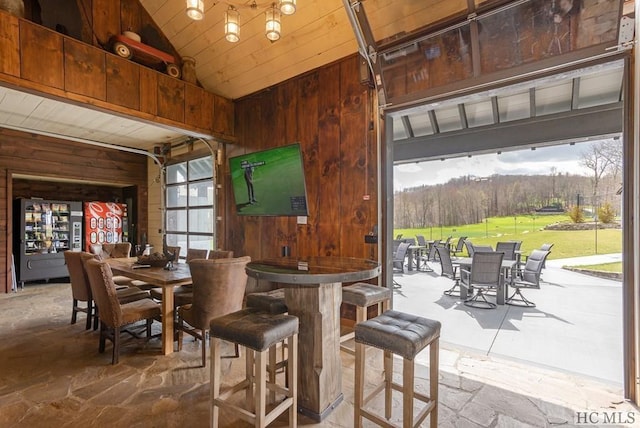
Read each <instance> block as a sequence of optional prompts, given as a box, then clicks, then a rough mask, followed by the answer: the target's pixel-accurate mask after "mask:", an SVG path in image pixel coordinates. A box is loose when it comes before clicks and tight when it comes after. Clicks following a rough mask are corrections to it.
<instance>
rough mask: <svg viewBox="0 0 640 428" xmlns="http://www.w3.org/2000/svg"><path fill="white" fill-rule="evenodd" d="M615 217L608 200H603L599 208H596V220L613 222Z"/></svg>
mask: <svg viewBox="0 0 640 428" xmlns="http://www.w3.org/2000/svg"><path fill="white" fill-rule="evenodd" d="M615 218H616V213H615V211H614V210H613V207H612V206H611V204H610V203H609V202H605V203H604V204H603V205H602V206H601V207H600V208H598V220H600V221H601V222H602V223H613V221H614V220H615Z"/></svg>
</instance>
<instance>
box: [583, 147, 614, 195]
mask: <svg viewBox="0 0 640 428" xmlns="http://www.w3.org/2000/svg"><path fill="white" fill-rule="evenodd" d="M581 162H582V164H583V165H584V166H585V167H587V168H588V169H590V170H591V172H592V176H591V183H592V189H593V201H592V203H593V204H597V202H598V190H599V189H600V184H601V182H602V179H603V177H604V176H605V174H610V175H612V176H613V177H614V178H616V179H617V176H618V175H619V174H620V172H621V171H622V143H621V142H620V140H619V139H608V140H601V141H598V142H595V143H591V145H590V146H589V149H588V150H586V151H585V152H583V153H582V158H581Z"/></svg>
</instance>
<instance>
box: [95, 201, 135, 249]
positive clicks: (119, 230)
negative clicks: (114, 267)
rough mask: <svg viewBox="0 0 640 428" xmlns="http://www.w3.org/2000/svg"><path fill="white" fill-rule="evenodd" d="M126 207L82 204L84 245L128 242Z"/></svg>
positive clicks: (115, 203)
mask: <svg viewBox="0 0 640 428" xmlns="http://www.w3.org/2000/svg"><path fill="white" fill-rule="evenodd" d="M128 229H129V228H128V222H127V205H126V204H121V203H117V202H97V201H94V202H85V203H84V245H85V247H84V248H85V249H86V251H89V249H90V248H91V245H93V244H117V243H119V242H127V241H129V233H128V232H129V230H128Z"/></svg>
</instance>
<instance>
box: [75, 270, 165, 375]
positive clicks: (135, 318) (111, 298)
mask: <svg viewBox="0 0 640 428" xmlns="http://www.w3.org/2000/svg"><path fill="white" fill-rule="evenodd" d="M84 266H85V269H86V271H87V277H88V278H89V285H90V286H91V292H92V294H93V298H94V299H95V302H96V305H97V306H98V314H99V317H100V344H99V347H98V351H99V352H100V353H103V352H104V350H105V343H106V340H107V339H109V340H111V342H112V343H113V354H112V357H111V364H116V363H118V358H119V355H120V335H121V333H122V332H127V333H130V334H132V335H133V336H135V337H138V336H137V334H135V333H134V332H133V331H131V330H127V329H126V327H128V326H130V325H131V324H134V323H137V322H139V321H146V333H147V334H146V335H147V339H149V338H150V337H151V323H152V322H153V320H154V319H159V318H160V314H161V310H160V305H159V304H157V303H155V302H154V301H153V300H151V299H141V300H136V301H134V302H130V303H125V304H121V303H120V301H119V300H118V297H117V293H116V287H115V284H114V283H113V274H112V272H111V267H110V266H109V265H108V264H107V262H105V261H102V260H96V259H94V258H91V259H87V260H85V262H84Z"/></svg>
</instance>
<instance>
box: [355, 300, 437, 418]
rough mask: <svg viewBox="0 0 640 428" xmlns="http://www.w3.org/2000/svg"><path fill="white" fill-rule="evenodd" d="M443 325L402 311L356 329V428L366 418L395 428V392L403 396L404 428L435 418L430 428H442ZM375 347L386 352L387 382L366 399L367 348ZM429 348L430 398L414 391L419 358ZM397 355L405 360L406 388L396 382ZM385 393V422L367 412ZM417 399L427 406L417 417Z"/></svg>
mask: <svg viewBox="0 0 640 428" xmlns="http://www.w3.org/2000/svg"><path fill="white" fill-rule="evenodd" d="M440 327H441V324H440V322H439V321H434V320H429V319H426V318H422V317H419V316H415V315H410V314H405V313H403V312H398V311H393V310H390V311H386V312H384V313H383V314H382V315H380V316H378V317H376V318H372V319H370V320H368V321H364V322H362V323H360V324H357V325H356V330H355V340H356V363H355V391H354V395H355V397H354V404H353V406H354V409H355V412H354V420H355V425H354V426H355V427H362V418H363V417H364V418H367V419H369V420H371V421H373V422H375V423H377V424H378V425H381V426H384V427H395V426H396V425H393V424H391V423H390V422H389V419H390V418H391V398H392V393H393V390H396V391H400V392H401V393H402V398H403V401H402V427H403V428H408V427H415V426H419V425H420V424H421V423H422V421H423V420H424V419H425V418H426V417H427V415H431V418H430V421H429V422H430V426H431V428H436V427H437V426H438V347H439V346H438V344H439V338H440ZM366 345H370V346H374V347H376V348H379V349H382V350H383V351H384V380H383V381H382V383H380V384H379V385H377V386H376V388H375V389H374V390H373V392H372V393H371V394H370V395H368V396H367V398H366V399H365V398H364V370H365V363H366V362H365V347H366ZM427 346H429V352H430V354H429V397H427V396H425V395H423V394H420V393H418V392H416V391H415V390H414V370H415V365H414V364H415V362H414V358H415V356H416V355H417V354H418V353H419V352H420V351H422V350H423V349H424V348H425V347H427ZM393 354H396V355H399V356H401V357H402V362H403V367H402V385H400V384H398V383H395V382H394V381H393ZM382 390H384V393H385V406H384V407H385V418H386V420H384V419H382V417H380V416H378V415H376V414H374V413H373V412H371V411H368V410H365V408H364V407H365V406H366V405H367V403H368V402H369V401H371V400H372V399H373V398H374V397H375V396H377V395H378V394H379V393H380V392H381V391H382ZM414 397H415V398H416V399H418V400H420V401H423V402H424V403H425V404H426V405H425V406H424V407H423V408H422V409H421V410H420V412H419V413H418V415H417V416H416V417H415V419H414V417H413V399H414Z"/></svg>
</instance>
